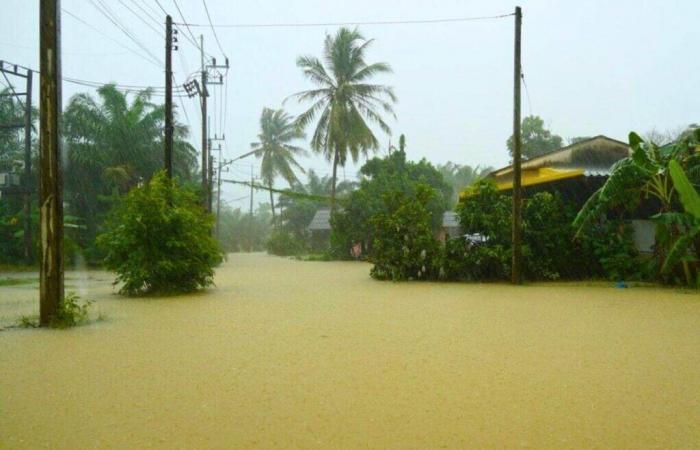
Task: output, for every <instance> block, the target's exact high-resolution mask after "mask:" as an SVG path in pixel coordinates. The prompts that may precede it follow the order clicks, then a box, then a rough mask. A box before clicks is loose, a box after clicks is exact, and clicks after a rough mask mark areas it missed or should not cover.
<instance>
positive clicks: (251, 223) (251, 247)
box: [248, 165, 255, 252]
mask: <svg viewBox="0 0 700 450" xmlns="http://www.w3.org/2000/svg"><path fill="white" fill-rule="evenodd" d="M253 184H255V177H254V176H253V166H252V165H251V166H250V230H249V232H250V242H249V243H248V250H249V251H250V252H252V251H253Z"/></svg>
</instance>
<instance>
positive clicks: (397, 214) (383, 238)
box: [370, 184, 441, 281]
mask: <svg viewBox="0 0 700 450" xmlns="http://www.w3.org/2000/svg"><path fill="white" fill-rule="evenodd" d="M435 195H436V192H435V191H434V190H433V189H432V188H431V187H430V186H427V185H425V184H419V185H418V186H417V187H416V194H415V197H411V196H409V195H408V194H406V193H404V192H400V191H399V192H391V193H388V194H386V195H385V196H384V204H385V208H386V209H385V211H386V212H383V213H380V214H378V215H377V216H375V217H374V218H373V219H372V225H373V226H374V227H375V237H374V246H373V252H372V257H371V261H372V262H373V263H374V267H372V270H371V271H370V275H371V276H372V277H374V278H377V279H380V280H393V281H398V280H413V279H422V280H426V279H435V278H437V277H438V276H439V271H440V266H441V265H440V261H441V251H440V244H439V242H438V241H437V240H436V239H435V237H434V234H433V230H432V226H431V222H432V220H433V217H432V214H431V212H430V211H429V210H428V206H429V204H430V201H431V200H432V199H433V198H434V196H435Z"/></svg>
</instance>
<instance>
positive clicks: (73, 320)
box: [19, 294, 94, 328]
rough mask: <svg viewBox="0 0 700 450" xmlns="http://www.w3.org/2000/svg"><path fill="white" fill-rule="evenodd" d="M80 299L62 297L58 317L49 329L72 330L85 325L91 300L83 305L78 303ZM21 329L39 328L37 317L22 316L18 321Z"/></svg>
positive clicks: (69, 296)
mask: <svg viewBox="0 0 700 450" xmlns="http://www.w3.org/2000/svg"><path fill="white" fill-rule="evenodd" d="M79 300H80V297H79V296H78V295H76V294H68V295H66V296H65V297H64V299H63V303H61V305H60V308H59V310H58V315H57V316H56V318H55V319H54V320H53V321H52V322H51V324H50V327H51V328H72V327H75V326H78V325H82V324H84V323H86V322H87V321H88V319H89V315H90V311H89V310H90V306H91V305H92V304H93V303H94V302H93V301H92V300H86V301H85V302H84V303H83V304H80V302H79ZM19 326H20V327H21V328H37V327H39V317H38V316H22V317H20V319H19Z"/></svg>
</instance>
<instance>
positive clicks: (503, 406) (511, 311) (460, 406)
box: [0, 254, 700, 449]
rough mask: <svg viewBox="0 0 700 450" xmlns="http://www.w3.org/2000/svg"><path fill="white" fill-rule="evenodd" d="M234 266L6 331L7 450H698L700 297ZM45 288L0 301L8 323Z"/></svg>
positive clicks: (86, 286) (310, 266)
mask: <svg viewBox="0 0 700 450" xmlns="http://www.w3.org/2000/svg"><path fill="white" fill-rule="evenodd" d="M368 270H369V266H368V265H366V264H363V263H345V262H330V263H329V262H298V261H292V260H287V259H282V258H276V257H270V256H265V255H261V254H253V255H232V256H231V257H230V259H229V261H228V262H226V263H225V265H224V266H223V267H222V268H220V269H219V270H218V271H217V276H216V283H217V287H216V288H212V289H210V290H208V291H206V292H204V293H201V294H197V295H193V296H187V297H176V298H161V299H124V298H121V297H118V296H115V295H113V293H112V292H113V291H112V288H111V286H110V282H111V276H110V275H109V274H106V273H103V272H89V273H83V274H77V273H73V274H69V277H68V280H67V284H68V285H69V286H72V289H73V290H76V291H78V292H79V293H81V294H82V295H83V297H84V298H92V299H95V300H96V301H97V302H96V305H95V310H96V311H99V312H100V313H102V314H104V315H105V316H106V320H105V321H102V322H96V323H93V324H91V325H89V326H84V327H79V328H76V329H72V330H17V329H9V330H5V331H2V332H0V448H3V449H5V448H8V449H14V448H41V447H50V448H70V449H73V448H150V447H155V448H167V449H172V448H263V449H270V448H299V449H309V448H317V449H331V448H402V449H431V448H485V447H487V448H521V447H523V448H634V449H639V448H698V447H699V446H700V298H699V297H700V296H698V295H697V294H693V293H687V292H682V291H673V290H666V289H656V288H631V289H614V288H612V287H610V286H607V285H592V286H591V285H588V286H584V285H577V284H547V285H535V286H525V287H511V286H508V285H478V284H477V285H474V284H428V283H402V284H396V283H389V282H378V281H373V280H372V279H370V278H369V276H368ZM35 298H36V285H18V286H7V287H2V288H0V322H1V323H4V324H8V323H9V322H12V321H15V320H16V318H17V317H18V316H19V315H20V314H25V313H29V312H32V311H35V310H36V308H37V306H36V303H35Z"/></svg>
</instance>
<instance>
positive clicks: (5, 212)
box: [0, 88, 39, 264]
mask: <svg viewBox="0 0 700 450" xmlns="http://www.w3.org/2000/svg"><path fill="white" fill-rule="evenodd" d="M11 92H12V91H11V90H10V89H7V88H5V89H2V90H0V125H14V124H23V123H24V105H23V104H21V103H20V102H19V101H17V100H16V97H15V96H13V95H12V94H11ZM33 117H34V118H35V119H36V117H38V115H37V114H36V111H35V112H34V115H33ZM33 126H35V124H33ZM32 134H33V135H34V133H32ZM24 158H25V155H24V128H22V127H9V126H7V127H0V173H6V174H12V176H13V177H17V181H21V186H24V185H25V184H26V183H27V182H29V187H30V188H32V187H35V183H34V179H35V176H36V173H37V170H36V164H35V163H34V160H35V159H36V142H35V141H34V142H32V143H31V159H32V162H33V164H32V176H31V179H30V180H25V179H24ZM14 188H15V189H16V188H19V186H16V187H14ZM28 213H29V219H30V223H31V227H32V235H33V241H32V242H31V244H32V245H31V250H32V251H30V254H29V255H25V246H24V228H23V225H24V220H25V217H26V214H27V212H26V211H25V210H24V202H23V196H22V195H17V194H10V193H7V192H5V193H3V195H2V198H1V199H0V263H14V264H16V263H18V262H24V263H30V262H31V261H32V260H33V259H34V256H36V250H37V249H38V239H37V229H38V221H39V214H38V209H37V208H36V202H32V206H31V208H30V210H29V211H28Z"/></svg>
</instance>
